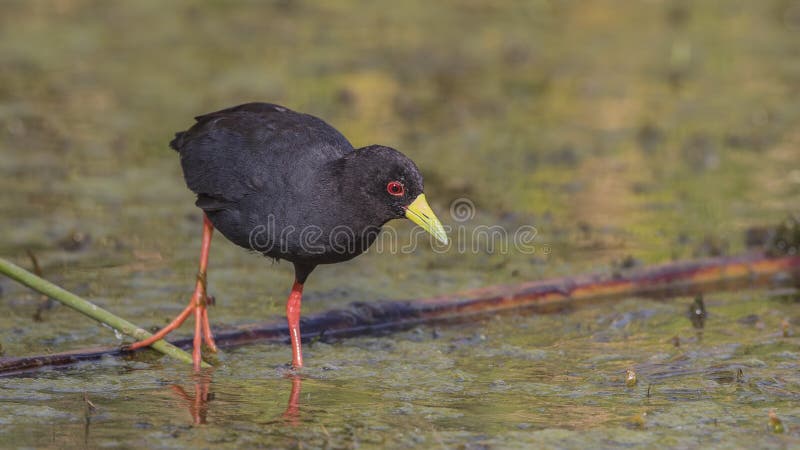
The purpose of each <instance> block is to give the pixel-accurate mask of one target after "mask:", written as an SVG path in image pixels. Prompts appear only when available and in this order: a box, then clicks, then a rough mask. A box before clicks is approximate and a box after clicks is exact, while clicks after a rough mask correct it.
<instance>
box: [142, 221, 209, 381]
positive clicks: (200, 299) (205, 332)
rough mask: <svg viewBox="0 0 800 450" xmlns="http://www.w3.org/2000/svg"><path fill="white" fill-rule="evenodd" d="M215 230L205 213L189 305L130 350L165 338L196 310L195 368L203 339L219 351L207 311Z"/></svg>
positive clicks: (198, 363)
mask: <svg viewBox="0 0 800 450" xmlns="http://www.w3.org/2000/svg"><path fill="white" fill-rule="evenodd" d="M213 232H214V225H212V224H211V221H210V220H208V217H207V216H206V215H205V214H204V215H203V243H202V245H201V247H200V270H199V272H198V274H197V283H196V284H195V287H194V293H193V294H192V299H191V300H190V301H189V305H188V306H186V309H184V310H183V311H182V312H181V313H180V314H178V317H176V318H175V319H174V320H173V321H172V322H170V324H169V325H167V326H166V327H164V328H162V329H161V330H159V331H158V332H157V333H155V334H154V335H152V336H150V337H149V338H147V339H144V340H141V341H139V342H135V343H133V344H131V345H130V346H128V348H129V349H130V350H136V349H137V348H142V347H147V346H149V345H151V344H152V343H154V342H156V341H158V340H159V339H163V338H164V337H165V336H166V335H167V334H169V333H170V332H171V331H173V330H175V329H177V328H178V327H179V326H181V324H183V322H185V321H186V319H187V318H189V316H190V315H191V314H192V312H194V317H195V329H194V351H193V352H192V360H193V362H194V367H195V369H199V368H200V361H201V353H200V347H201V345H202V341H203V339H204V338H205V342H206V345H207V346H208V347H209V349H211V351H214V352H215V351H217V346H216V345H215V343H214V337H213V336H212V335H211V326H210V325H209V323H208V311H207V309H206V308H207V304H208V299H207V297H206V272H207V270H208V253H209V249H210V247H211V235H212V234H213Z"/></svg>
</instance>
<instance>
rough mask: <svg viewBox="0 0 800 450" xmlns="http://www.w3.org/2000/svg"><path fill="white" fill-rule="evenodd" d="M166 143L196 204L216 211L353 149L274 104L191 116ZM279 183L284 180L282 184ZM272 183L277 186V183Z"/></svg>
mask: <svg viewBox="0 0 800 450" xmlns="http://www.w3.org/2000/svg"><path fill="white" fill-rule="evenodd" d="M195 119H196V120H197V123H196V124H195V125H194V126H192V127H191V128H190V129H189V130H187V131H183V132H180V133H177V134H176V135H175V139H174V140H173V141H172V142H171V143H170V146H171V147H172V148H174V149H175V150H176V151H178V153H180V155H181V166H182V167H183V174H184V178H185V179H186V184H187V186H189V189H191V190H192V191H194V192H195V193H197V194H198V206H200V207H201V208H203V209H205V210H213V209H221V208H224V207H225V205H226V204H229V203H231V202H236V201H238V200H240V199H241V198H243V197H244V196H246V195H248V194H250V193H253V192H258V191H261V190H263V189H265V187H272V188H273V189H281V188H282V186H281V185H280V183H281V182H284V183H285V182H286V181H285V180H289V179H291V175H292V174H291V173H288V172H291V171H292V170H295V169H296V168H297V167H306V168H308V169H312V170H313V167H314V166H316V165H319V164H324V163H326V162H327V161H330V160H331V159H336V158H340V157H341V156H343V155H344V154H345V153H347V152H350V151H352V150H353V147H352V146H351V145H350V142H348V141H347V139H345V137H344V136H342V134H341V133H339V132H338V131H337V130H336V129H335V128H333V127H331V126H330V125H328V124H327V123H325V122H324V121H322V120H321V119H318V118H316V117H314V116H311V115H308V114H301V113H297V112H294V111H292V110H290V109H287V108H284V107H282V106H278V105H272V104H268V103H248V104H244V105H239V106H235V107H233V108H228V109H224V110H221V111H217V112H213V113H210V114H205V115H202V116H198V117H196V118H195ZM281 180H284V181H281ZM276 183H277V185H276Z"/></svg>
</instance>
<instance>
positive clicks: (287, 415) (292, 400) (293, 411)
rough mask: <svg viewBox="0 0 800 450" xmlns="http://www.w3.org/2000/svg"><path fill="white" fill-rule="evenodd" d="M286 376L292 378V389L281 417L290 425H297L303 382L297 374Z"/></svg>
mask: <svg viewBox="0 0 800 450" xmlns="http://www.w3.org/2000/svg"><path fill="white" fill-rule="evenodd" d="M286 376H287V377H288V378H290V379H291V380H292V391H291V392H290V393H289V403H288V404H287V405H286V411H284V412H283V415H282V416H281V417H283V418H284V420H286V423H288V424H289V425H291V426H297V424H298V423H299V419H300V387H301V385H302V383H303V382H302V380H301V379H300V376H299V375H297V374H288V375H286Z"/></svg>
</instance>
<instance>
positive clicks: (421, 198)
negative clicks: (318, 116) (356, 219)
mask: <svg viewBox="0 0 800 450" xmlns="http://www.w3.org/2000/svg"><path fill="white" fill-rule="evenodd" d="M346 159H347V160H348V161H347V164H346V167H347V168H346V170H347V171H348V172H349V174H350V175H351V176H350V177H347V179H349V180H351V183H352V184H350V186H349V189H348V190H350V191H351V192H352V190H355V191H357V192H358V197H359V201H360V202H363V204H361V205H359V209H360V210H361V211H364V212H368V213H369V214H372V215H374V216H375V218H376V219H377V220H379V221H381V222H380V223H381V224H383V223H385V222H387V221H389V220H391V219H400V218H404V217H405V218H407V219H410V220H411V221H412V222H414V223H416V224H417V225H419V226H420V227H422V228H423V229H424V230H425V231H427V232H428V233H430V234H431V235H433V236H434V237H435V238H436V239H437V240H438V241H439V242H441V243H443V244H447V243H448V239H447V233H445V231H444V227H442V223H441V222H439V219H438V218H437V217H436V215H435V214H434V213H433V210H431V207H430V205H428V201H427V200H426V199H425V193H424V190H423V184H422V174H421V173H420V172H419V169H418V168H417V165H416V164H414V162H413V161H411V159H409V158H408V157H407V156H406V155H404V154H402V153H400V152H399V151H397V150H395V149H393V148H390V147H384V146H381V145H372V146H369V147H363V148H360V149H358V150H356V151H354V152H353V153H351V154H349V155H348V156H347V157H346Z"/></svg>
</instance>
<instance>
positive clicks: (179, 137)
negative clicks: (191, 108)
mask: <svg viewBox="0 0 800 450" xmlns="http://www.w3.org/2000/svg"><path fill="white" fill-rule="evenodd" d="M185 134H186V132H185V131H178V132H177V133H175V138H174V139H173V140H171V141H170V142H169V146H170V147H172V149H173V150H175V151H176V152H180V149H181V146H183V135H185Z"/></svg>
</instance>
